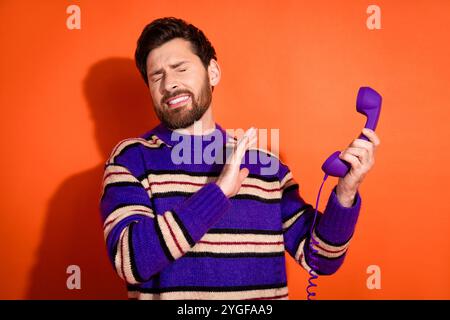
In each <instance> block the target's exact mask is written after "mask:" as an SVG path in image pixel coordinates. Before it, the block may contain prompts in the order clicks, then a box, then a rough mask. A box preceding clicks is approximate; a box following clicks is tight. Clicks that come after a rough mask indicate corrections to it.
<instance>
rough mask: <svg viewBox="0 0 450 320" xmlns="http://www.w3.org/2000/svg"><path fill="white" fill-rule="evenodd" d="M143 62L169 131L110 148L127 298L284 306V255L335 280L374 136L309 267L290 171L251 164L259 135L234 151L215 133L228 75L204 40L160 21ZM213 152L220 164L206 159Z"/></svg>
mask: <svg viewBox="0 0 450 320" xmlns="http://www.w3.org/2000/svg"><path fill="white" fill-rule="evenodd" d="M135 58H136V65H137V67H138V69H139V72H140V73H141V75H142V77H143V79H144V81H145V83H146V84H147V86H148V88H149V90H150V94H151V97H152V100H153V105H154V108H155V112H156V114H157V116H158V118H159V119H160V120H161V124H160V125H158V126H157V127H156V128H153V129H152V130H150V131H149V132H147V133H145V134H143V135H142V136H141V137H139V138H134V139H126V140H124V141H121V142H120V143H119V144H118V145H117V146H116V147H115V148H114V150H113V151H112V153H111V156H110V158H109V159H108V160H107V162H106V166H105V174H104V181H103V185H104V189H103V194H102V198H101V214H102V219H103V221H104V236H105V241H106V244H107V249H108V254H109V257H110V259H111V261H112V263H113V265H114V267H115V270H116V271H117V273H118V274H119V276H120V277H121V278H122V279H123V280H125V281H126V283H127V286H128V292H129V298H130V299H287V297H288V287H287V281H286V269H285V256H284V251H285V250H287V251H288V253H289V254H290V255H291V256H292V257H294V259H295V260H296V261H297V262H298V263H299V264H300V265H301V266H303V267H304V268H305V269H306V270H307V271H310V270H311V268H313V272H315V273H317V274H324V275H328V274H332V273H334V272H335V271H336V270H337V269H338V268H339V267H340V266H341V265H342V262H343V260H344V257H345V255H346V252H347V249H348V245H349V242H350V239H351V237H352V235H353V232H354V228H355V224H356V221H357V217H358V214H359V210H360V206H361V198H360V196H359V194H358V186H359V185H360V183H361V182H362V180H363V178H364V176H365V175H366V174H367V172H368V171H369V170H370V168H371V167H372V166H373V163H374V152H375V147H376V146H377V145H378V144H379V139H378V137H377V136H376V135H375V133H374V132H373V131H367V130H365V131H363V133H364V134H365V135H366V136H367V137H368V138H369V139H370V141H371V142H367V141H364V140H360V139H355V140H354V141H353V142H352V143H351V145H350V146H349V147H348V148H347V149H346V150H344V151H343V152H342V154H341V159H343V160H346V161H347V162H349V163H350V164H351V170H350V172H349V173H348V174H347V175H346V176H345V177H344V178H341V179H339V182H338V184H337V186H336V187H335V188H334V189H333V191H332V193H331V195H330V197H329V199H328V204H327V206H326V209H325V211H324V213H323V214H322V213H320V214H319V216H318V218H317V220H316V225H315V228H314V232H313V237H314V239H315V240H316V241H317V245H313V248H314V249H315V250H316V251H317V253H316V254H314V257H313V253H312V250H311V248H310V233H309V230H310V228H311V225H312V223H313V218H314V208H313V207H312V206H311V205H309V204H307V203H306V202H305V201H304V200H303V199H302V197H301V196H300V194H299V189H298V184H297V183H296V182H295V181H294V179H293V177H292V174H291V172H290V171H289V168H288V167H287V166H286V165H285V164H283V163H281V162H279V160H278V158H276V157H275V156H274V155H272V154H269V153H264V155H265V156H266V157H268V158H269V159H270V161H271V162H274V161H275V162H276V163H277V164H278V166H277V170H275V171H274V172H269V173H265V174H263V173H262V169H263V167H264V166H263V164H262V163H260V162H259V161H256V163H255V162H253V163H252V161H251V159H252V156H254V155H255V154H259V155H261V154H262V153H263V152H262V151H261V150H257V149H254V148H252V147H253V146H254V145H255V142H256V130H255V129H253V128H251V129H249V130H248V131H247V132H246V134H245V135H244V137H243V138H242V139H240V140H239V141H236V139H234V138H233V137H231V136H229V135H228V134H227V133H226V132H225V131H224V130H223V129H222V128H221V127H220V126H219V125H218V124H217V123H215V121H214V118H213V107H212V92H213V89H214V86H216V85H217V84H218V83H219V81H220V75H221V72H220V67H219V64H218V63H217V58H216V53H215V50H214V48H213V47H212V45H211V43H210V42H209V41H208V39H207V38H206V37H205V35H204V34H203V32H202V31H200V30H199V29H197V28H196V27H195V26H193V25H191V24H187V23H186V22H184V21H183V20H180V19H176V18H162V19H157V20H155V21H153V22H152V23H150V24H149V25H147V26H146V27H145V29H144V30H143V32H142V34H141V36H140V38H139V40H138V44H137V49H136V54H135ZM199 124H200V128H201V132H200V133H199V132H195V128H196V127H198V126H199ZM180 140H181V141H183V144H184V149H183V155H182V156H181V158H182V159H181V160H182V161H180V152H179V151H180V150H181V149H180V148H179V144H180V143H181V142H180ZM186 141H187V142H186ZM186 143H187V147H186ZM212 144H213V145H214V150H215V151H216V152H215V154H214V158H215V160H217V159H219V160H221V161H205V159H204V158H203V155H205V154H212V153H211V145H212ZM218 145H219V148H217V146H218ZM230 149H231V150H232V151H233V152H232V154H231V156H230V157H227V155H228V154H229V152H228V150H230ZM175 151H176V152H175ZM224 162H226V163H224ZM266 163H267V162H266ZM313 261H314V262H313Z"/></svg>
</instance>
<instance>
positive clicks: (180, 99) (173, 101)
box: [166, 94, 191, 109]
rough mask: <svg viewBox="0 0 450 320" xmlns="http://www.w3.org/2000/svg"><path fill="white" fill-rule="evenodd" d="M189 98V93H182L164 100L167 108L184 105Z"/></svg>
mask: <svg viewBox="0 0 450 320" xmlns="http://www.w3.org/2000/svg"><path fill="white" fill-rule="evenodd" d="M190 100H191V96H190V95H189V94H182V95H179V96H176V97H173V98H170V99H169V100H167V101H166V104H167V105H168V107H169V109H175V108H179V107H182V106H184V105H186V104H187V103H188V102H189V101H190Z"/></svg>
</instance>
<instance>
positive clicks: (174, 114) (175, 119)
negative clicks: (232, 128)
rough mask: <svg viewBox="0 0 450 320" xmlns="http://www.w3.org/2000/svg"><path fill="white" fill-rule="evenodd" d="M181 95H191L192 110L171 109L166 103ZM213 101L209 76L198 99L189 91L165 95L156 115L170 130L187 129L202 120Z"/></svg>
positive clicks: (185, 107)
mask: <svg viewBox="0 0 450 320" xmlns="http://www.w3.org/2000/svg"><path fill="white" fill-rule="evenodd" d="M179 94H189V95H190V98H191V102H190V103H191V108H189V105H188V104H187V105H185V106H182V107H179V108H176V109H170V106H168V105H167V104H166V103H165V101H167V99H169V98H172V97H175V96H177V95H179ZM211 101H212V90H211V86H210V83H209V78H208V75H206V77H205V80H204V81H203V85H202V88H201V90H200V93H199V96H198V99H196V97H195V95H194V94H193V93H192V92H191V91H189V90H177V91H174V92H172V93H171V94H167V95H164V96H163V97H162V99H161V104H160V106H161V107H160V108H155V112H156V115H157V116H158V118H159V120H160V121H161V122H162V123H163V124H164V125H165V126H166V127H168V128H170V129H181V128H187V127H189V126H191V125H193V124H194V122H195V121H198V120H200V119H201V117H202V116H203V115H204V114H205V112H206V110H208V108H209V106H210V105H211Z"/></svg>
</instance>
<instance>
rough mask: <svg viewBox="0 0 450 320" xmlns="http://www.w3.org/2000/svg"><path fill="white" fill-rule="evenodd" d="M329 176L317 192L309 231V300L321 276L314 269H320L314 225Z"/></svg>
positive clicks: (314, 294) (324, 178)
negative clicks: (323, 189) (316, 281)
mask: <svg viewBox="0 0 450 320" xmlns="http://www.w3.org/2000/svg"><path fill="white" fill-rule="evenodd" d="M327 178H328V174H325V176H324V177H323V181H322V184H321V185H320V189H319V193H318V194H317V199H316V210H315V212H314V220H313V223H312V225H311V229H310V231H309V249H310V252H312V254H311V258H312V259H311V269H310V270H309V275H310V277H309V279H308V283H309V285H308V286H307V287H306V293H307V295H308V296H307V299H308V300H312V299H311V297H315V296H316V293H315V292H312V291H310V289H311V288H313V287H317V284H316V283H314V282H313V281H314V280H315V279H317V278H318V277H319V276H318V275H317V273H316V272H315V271H314V270H317V269H318V268H317V267H318V266H317V264H316V262H317V258H316V253H317V250H316V249H315V248H314V246H313V245H318V244H319V243H318V242H317V241H316V240H315V239H314V238H313V230H314V227H315V225H316V219H317V208H318V207H319V199H320V193H321V192H322V187H323V185H324V183H325V181H326V180H327ZM305 259H306V257H305Z"/></svg>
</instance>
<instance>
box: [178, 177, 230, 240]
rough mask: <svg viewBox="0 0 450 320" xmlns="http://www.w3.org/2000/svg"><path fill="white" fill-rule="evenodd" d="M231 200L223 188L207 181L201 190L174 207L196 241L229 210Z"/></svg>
mask: <svg viewBox="0 0 450 320" xmlns="http://www.w3.org/2000/svg"><path fill="white" fill-rule="evenodd" d="M230 205H231V202H230V200H229V199H228V197H227V196H226V195H225V194H224V193H223V191H222V189H220V187H219V186H218V185H217V184H216V183H214V182H211V183H207V184H206V185H204V186H203V187H202V188H201V189H200V190H198V191H197V192H196V193H194V194H193V195H192V196H190V197H189V198H188V199H186V200H185V201H184V202H183V203H181V204H180V205H178V206H177V207H175V208H174V211H175V212H176V213H177V214H178V216H179V217H180V219H181V220H182V221H183V224H184V225H185V227H186V228H187V230H188V231H189V233H190V235H191V236H192V238H193V240H194V241H198V240H200V238H201V237H203V235H204V234H205V233H206V232H207V231H208V230H209V229H210V228H211V227H212V226H213V225H214V224H215V223H216V222H217V221H218V220H219V219H220V218H221V217H222V215H223V214H224V213H225V212H226V211H227V210H228V208H229V207H230Z"/></svg>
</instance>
